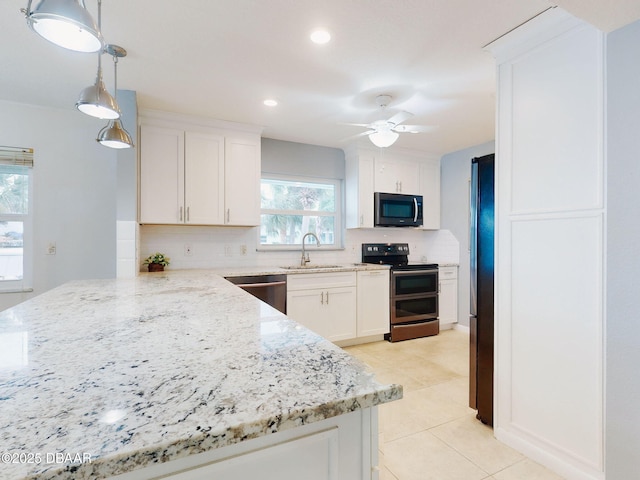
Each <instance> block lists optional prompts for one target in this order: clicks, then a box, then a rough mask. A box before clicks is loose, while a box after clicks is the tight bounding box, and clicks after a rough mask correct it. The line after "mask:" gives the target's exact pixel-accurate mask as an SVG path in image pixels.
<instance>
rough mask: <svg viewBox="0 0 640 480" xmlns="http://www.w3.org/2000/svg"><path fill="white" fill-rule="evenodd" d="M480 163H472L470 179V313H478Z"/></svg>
mask: <svg viewBox="0 0 640 480" xmlns="http://www.w3.org/2000/svg"><path fill="white" fill-rule="evenodd" d="M477 242H478V164H477V163H475V162H474V163H472V164H471V179H470V180H469V258H470V264H471V265H470V277H471V295H470V298H469V307H470V314H471V315H473V316H475V315H477V314H478V309H477V307H478V296H477V289H478V283H477V282H478V245H477Z"/></svg>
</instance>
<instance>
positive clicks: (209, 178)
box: [140, 124, 260, 226]
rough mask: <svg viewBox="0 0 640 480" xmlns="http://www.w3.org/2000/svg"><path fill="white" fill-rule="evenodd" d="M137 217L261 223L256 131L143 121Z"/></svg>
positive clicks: (161, 220) (199, 222) (172, 221)
mask: <svg viewBox="0 0 640 480" xmlns="http://www.w3.org/2000/svg"><path fill="white" fill-rule="evenodd" d="M178 126H179V125H178ZM140 223H146V224H193V225H247V226H253V225H259V224H260V137H259V136H258V135H255V134H244V133H240V134H235V133H233V132H225V131H222V130H216V129H203V128H194V131H190V130H186V129H181V128H172V127H167V126H166V125H154V124H150V125H146V124H142V125H141V127H140Z"/></svg>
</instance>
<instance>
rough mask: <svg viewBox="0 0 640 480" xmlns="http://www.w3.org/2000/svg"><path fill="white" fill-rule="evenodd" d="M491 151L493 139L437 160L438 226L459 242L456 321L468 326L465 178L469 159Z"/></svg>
mask: <svg viewBox="0 0 640 480" xmlns="http://www.w3.org/2000/svg"><path fill="white" fill-rule="evenodd" d="M490 153H495V142H493V141H491V142H487V143H484V144H482V145H476V146H474V147H470V148H466V149H464V150H459V151H457V152H453V153H448V154H446V155H445V156H443V157H442V159H441V160H440V172H441V175H440V182H441V183H440V192H441V193H440V198H441V209H440V210H441V217H440V222H441V227H442V228H444V229H447V230H449V231H451V233H452V234H453V235H454V236H455V238H456V239H457V240H458V242H459V244H460V253H459V256H460V267H459V268H458V323H459V324H460V325H465V326H467V327H468V326H469V296H470V273H469V265H470V264H469V262H470V258H469V181H470V177H471V159H472V158H475V157H481V156H483V155H489V154H490Z"/></svg>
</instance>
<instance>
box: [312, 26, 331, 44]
mask: <svg viewBox="0 0 640 480" xmlns="http://www.w3.org/2000/svg"><path fill="white" fill-rule="evenodd" d="M309 38H311V41H312V42H313V43H317V44H318V45H324V44H325V43H328V42H329V40H331V34H330V33H329V32H327V31H326V30H322V29H318V30H314V31H313V32H311V35H310V36H309Z"/></svg>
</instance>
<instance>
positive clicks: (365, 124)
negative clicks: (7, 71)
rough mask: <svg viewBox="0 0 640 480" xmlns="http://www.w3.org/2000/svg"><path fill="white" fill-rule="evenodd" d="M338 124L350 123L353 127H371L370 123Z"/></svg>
mask: <svg viewBox="0 0 640 480" xmlns="http://www.w3.org/2000/svg"><path fill="white" fill-rule="evenodd" d="M338 125H349V126H351V127H368V128H371V127H370V124H369V123H338Z"/></svg>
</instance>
